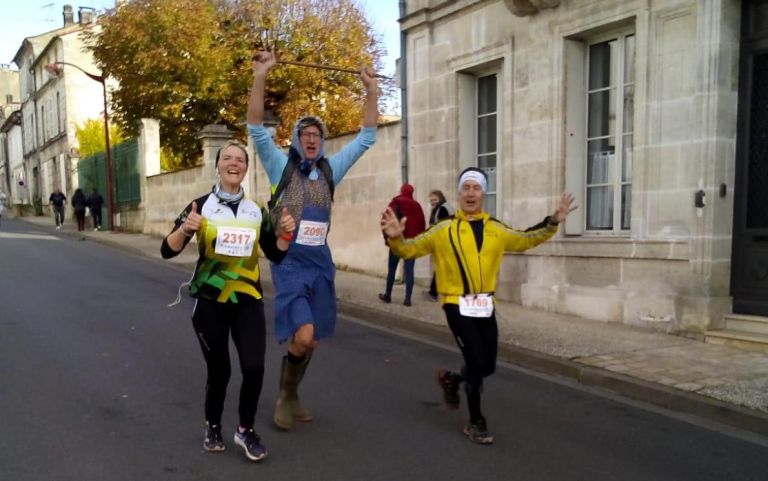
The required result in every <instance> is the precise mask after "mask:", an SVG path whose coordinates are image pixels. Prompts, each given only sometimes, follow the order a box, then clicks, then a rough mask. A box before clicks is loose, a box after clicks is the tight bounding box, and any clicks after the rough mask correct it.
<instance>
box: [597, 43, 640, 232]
mask: <svg viewBox="0 0 768 481" xmlns="http://www.w3.org/2000/svg"><path fill="white" fill-rule="evenodd" d="M586 82H587V85H586V110H587V112H586V113H587V129H586V130H587V131H586V149H585V152H586V156H587V158H586V173H585V174H586V175H585V184H586V192H585V195H586V204H587V208H586V229H587V230H588V231H614V232H620V231H626V230H629V226H630V220H631V215H630V214H631V212H630V206H631V203H632V202H631V200H632V133H633V127H634V126H633V122H632V119H633V116H634V94H635V37H634V34H632V33H627V34H620V35H616V36H613V37H612V38H610V39H608V40H605V41H600V42H598V43H593V44H591V45H589V46H588V48H587V78H586Z"/></svg>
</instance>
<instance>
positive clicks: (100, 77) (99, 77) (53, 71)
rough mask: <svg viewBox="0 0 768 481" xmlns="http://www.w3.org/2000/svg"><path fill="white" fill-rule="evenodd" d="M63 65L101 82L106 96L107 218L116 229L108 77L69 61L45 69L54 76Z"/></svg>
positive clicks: (54, 63) (56, 75)
mask: <svg viewBox="0 0 768 481" xmlns="http://www.w3.org/2000/svg"><path fill="white" fill-rule="evenodd" d="M61 65H68V66H70V67H74V68H76V69H77V70H79V71H81V72H83V73H84V74H85V75H87V76H88V77H90V78H91V79H93V80H95V81H97V82H99V83H100V84H101V90H102V94H103V97H104V144H105V146H106V149H107V150H106V155H105V166H104V167H105V170H106V171H107V211H108V212H107V218H108V219H109V227H110V229H114V226H115V224H114V215H115V203H114V200H113V199H112V151H111V149H110V146H109V111H108V110H107V84H106V77H104V76H103V75H96V74H92V73H90V72H86V71H85V70H83V69H82V68H81V67H78V66H77V65H75V64H72V63H69V62H53V63H49V64H48V65H46V66H45V70H46V71H48V72H49V73H50V74H51V75H53V76H54V77H58V76H60V75H61V73H62V71H63V69H62V68H61Z"/></svg>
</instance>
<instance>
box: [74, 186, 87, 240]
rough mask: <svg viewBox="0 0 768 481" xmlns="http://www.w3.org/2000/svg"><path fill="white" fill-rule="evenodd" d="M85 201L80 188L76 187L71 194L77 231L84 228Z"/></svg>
mask: <svg viewBox="0 0 768 481" xmlns="http://www.w3.org/2000/svg"><path fill="white" fill-rule="evenodd" d="M87 202H88V201H87V200H86V198H85V194H83V190H82V189H77V190H75V193H74V194H72V209H74V211H75V219H77V231H78V232H82V231H83V230H84V229H85V206H86V204H87Z"/></svg>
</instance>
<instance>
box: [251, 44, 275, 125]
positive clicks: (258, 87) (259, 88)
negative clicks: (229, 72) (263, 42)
mask: <svg viewBox="0 0 768 481" xmlns="http://www.w3.org/2000/svg"><path fill="white" fill-rule="evenodd" d="M276 63H277V57H275V54H274V53H273V52H269V51H267V52H260V53H259V54H258V55H257V56H256V57H255V58H254V59H253V85H252V86H251V97H250V99H248V115H247V117H246V119H247V121H248V123H249V124H252V125H258V124H261V123H262V122H263V121H264V90H265V89H266V87H267V73H268V72H269V69H271V68H272V67H273V66H274V65H275V64H276Z"/></svg>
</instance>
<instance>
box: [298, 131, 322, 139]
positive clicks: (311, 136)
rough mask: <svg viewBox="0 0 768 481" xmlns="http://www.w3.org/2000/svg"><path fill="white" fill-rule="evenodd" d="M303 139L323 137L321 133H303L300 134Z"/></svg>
mask: <svg viewBox="0 0 768 481" xmlns="http://www.w3.org/2000/svg"><path fill="white" fill-rule="evenodd" d="M299 137H301V138H302V139H322V138H323V136H322V134H320V133H319V132H302V133H300V134H299Z"/></svg>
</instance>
